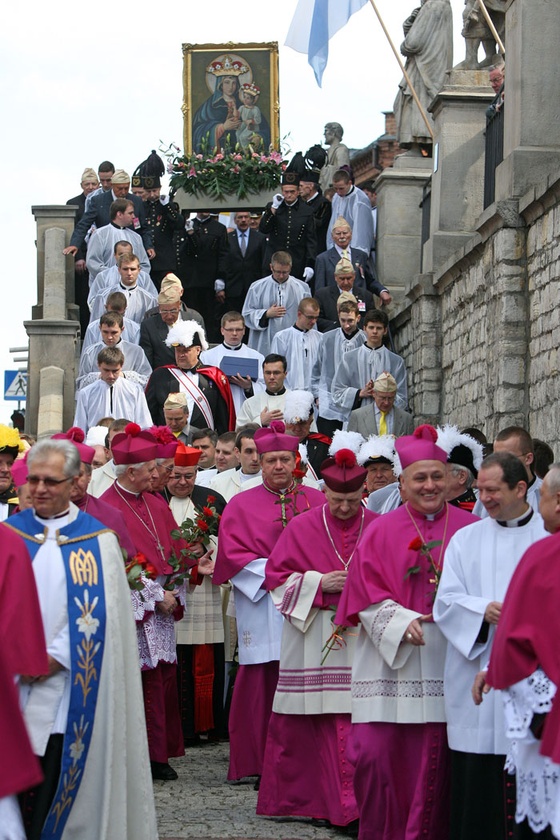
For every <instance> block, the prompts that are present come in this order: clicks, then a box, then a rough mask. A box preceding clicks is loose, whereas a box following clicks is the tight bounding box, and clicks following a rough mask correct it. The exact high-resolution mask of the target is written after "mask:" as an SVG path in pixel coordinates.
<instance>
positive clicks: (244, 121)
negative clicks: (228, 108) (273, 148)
mask: <svg viewBox="0 0 560 840" xmlns="http://www.w3.org/2000/svg"><path fill="white" fill-rule="evenodd" d="M260 92H261V91H260V88H259V87H257V85H255V84H254V83H253V82H251V83H250V84H248V83H246V84H243V85H241V88H240V91H239V98H240V99H241V102H242V103H243V104H242V105H241V106H240V108H239V117H240V119H241V127H240V128H238V129H237V141H238V143H239V144H240V145H241V147H242V148H243V149H246V148H247V146H248V145H249V143H251V144H252V145H253V146H255V145H256V146H258V145H260V144H261V142H262V138H261V136H260V134H259V133H258V132H259V129H260V125H261V121H262V115H261V111H260V108H258V107H257V104H256V103H257V100H258V98H259V96H260Z"/></svg>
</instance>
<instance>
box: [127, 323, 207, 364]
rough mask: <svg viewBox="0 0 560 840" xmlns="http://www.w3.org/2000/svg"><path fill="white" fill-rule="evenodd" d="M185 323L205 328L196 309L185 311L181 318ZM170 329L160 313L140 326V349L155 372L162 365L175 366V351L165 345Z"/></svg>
mask: <svg viewBox="0 0 560 840" xmlns="http://www.w3.org/2000/svg"><path fill="white" fill-rule="evenodd" d="M179 317H180V318H181V319H182V320H183V321H197V322H198V323H199V324H200V325H201V327H202V328H204V320H203V318H202V316H201V315H200V313H199V312H197V311H196V310H195V309H183V310H181V313H180V316H179ZM168 333H169V327H168V326H167V324H166V323H165V322H164V320H163V318H162V317H161V315H160V314H159V312H157V311H156V312H154V314H152V315H149V314H148V313H146V317H145V318H144V320H143V321H142V323H141V324H140V347H141V348H142V350H143V351H144V353H145V354H146V358H147V359H148V361H149V363H150V366H151V367H152V369H153V370H155V369H156V368H157V367H161V366H162V365H174V364H175V350H174V349H173V347H168V346H167V344H165V339H166V338H167V334H168Z"/></svg>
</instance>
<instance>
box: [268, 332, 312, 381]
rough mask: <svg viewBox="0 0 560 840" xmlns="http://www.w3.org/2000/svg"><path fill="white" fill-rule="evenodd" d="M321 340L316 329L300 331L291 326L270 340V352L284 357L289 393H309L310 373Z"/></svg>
mask: <svg viewBox="0 0 560 840" xmlns="http://www.w3.org/2000/svg"><path fill="white" fill-rule="evenodd" d="M322 338H323V335H322V333H320V332H319V331H318V330H317V329H313V330H300V329H298V328H297V327H294V326H291V327H288V328H287V329H285V330H280V332H278V333H276V335H275V336H274V338H273V339H272V344H271V345H270V352H271V353H279V354H280V355H281V356H285V358H286V361H287V363H288V375H287V377H286V385H287V387H289V388H290V390H291V391H311V371H312V370H313V365H314V364H315V361H316V359H317V356H318V355H319V348H320V346H321V341H322Z"/></svg>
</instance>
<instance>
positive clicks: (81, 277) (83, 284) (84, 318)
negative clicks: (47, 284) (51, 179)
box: [66, 192, 90, 336]
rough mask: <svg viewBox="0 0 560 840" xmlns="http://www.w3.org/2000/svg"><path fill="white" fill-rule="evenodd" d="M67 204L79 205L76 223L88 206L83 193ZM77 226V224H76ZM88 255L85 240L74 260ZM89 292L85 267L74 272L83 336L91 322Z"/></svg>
mask: <svg viewBox="0 0 560 840" xmlns="http://www.w3.org/2000/svg"><path fill="white" fill-rule="evenodd" d="M66 204H75V205H77V207H78V210H77V211H76V225H77V224H78V222H79V221H80V219H81V218H82V216H83V215H84V209H85V206H86V197H85V195H84V194H83V192H82V193H80V195H77V196H75V197H74V198H69V199H68V201H67V202H66ZM74 227H75V226H74ZM86 256H87V246H86V243H85V242H82V244H81V245H80V247H79V248H78V253H77V254H76V256H75V257H74V262H78V260H85V258H86ZM88 294H89V274H88V270H87V268H85V267H84V270H83V271H81V272H77V271H76V272H74V303H76V304H77V305H78V306H79V307H80V329H81V334H82V336H84V335H85V332H86V330H87V327H88V324H89V316H90V311H89V307H88V305H87V298H88Z"/></svg>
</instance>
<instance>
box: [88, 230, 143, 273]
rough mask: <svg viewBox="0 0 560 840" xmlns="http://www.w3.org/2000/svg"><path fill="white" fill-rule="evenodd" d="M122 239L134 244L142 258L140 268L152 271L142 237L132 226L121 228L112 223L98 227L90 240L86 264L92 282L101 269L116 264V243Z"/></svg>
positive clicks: (138, 255)
mask: <svg viewBox="0 0 560 840" xmlns="http://www.w3.org/2000/svg"><path fill="white" fill-rule="evenodd" d="M122 239H125V240H126V241H127V242H130V244H131V245H132V250H133V252H134V254H135V255H136V256H137V257H138V259H139V260H140V268H141V269H143V270H144V271H146V272H148V274H149V273H150V260H149V258H148V255H147V253H146V249H145V248H144V244H143V242H142V237H141V236H140V235H139V234H138V233H135V231H133V230H131V228H120V227H118V226H117V225H114V224H113V223H111V224H108V225H104V226H103V227H100V228H97V230H95V231H94V232H93V233H92V235H91V237H90V240H89V242H88V249H87V257H86V266H87V270H88V272H89V279H90V283H93V281H94V280H95V278H96V277H97V275H98V274H99V272H100V271H103V269H105V268H109V267H110V266H112V265H115V263H116V260H115V245H116V243H117V242H119V241H120V240H122Z"/></svg>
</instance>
